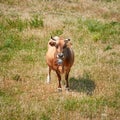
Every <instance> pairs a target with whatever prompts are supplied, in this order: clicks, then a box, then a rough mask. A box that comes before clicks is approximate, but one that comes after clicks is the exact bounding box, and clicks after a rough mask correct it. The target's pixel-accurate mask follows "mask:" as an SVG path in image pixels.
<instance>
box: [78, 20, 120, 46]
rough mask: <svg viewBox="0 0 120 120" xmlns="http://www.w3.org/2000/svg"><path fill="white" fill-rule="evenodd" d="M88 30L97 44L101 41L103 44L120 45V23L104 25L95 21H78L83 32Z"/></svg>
mask: <svg viewBox="0 0 120 120" xmlns="http://www.w3.org/2000/svg"><path fill="white" fill-rule="evenodd" d="M86 28H87V29H88V31H89V32H90V33H89V34H90V35H91V36H92V40H93V41H95V42H97V41H101V42H103V43H107V42H108V43H109V42H111V43H115V44H119V43H120V40H119V39H120V23H119V22H108V23H104V22H101V21H98V20H95V19H87V20H82V19H78V29H79V30H83V29H86ZM116 36H117V37H116Z"/></svg>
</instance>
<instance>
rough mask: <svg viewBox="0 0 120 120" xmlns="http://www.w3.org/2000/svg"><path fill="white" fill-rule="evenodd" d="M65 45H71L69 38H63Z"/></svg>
mask: <svg viewBox="0 0 120 120" xmlns="http://www.w3.org/2000/svg"><path fill="white" fill-rule="evenodd" d="M65 43H66V46H67V47H69V46H71V45H72V43H71V41H70V39H65Z"/></svg>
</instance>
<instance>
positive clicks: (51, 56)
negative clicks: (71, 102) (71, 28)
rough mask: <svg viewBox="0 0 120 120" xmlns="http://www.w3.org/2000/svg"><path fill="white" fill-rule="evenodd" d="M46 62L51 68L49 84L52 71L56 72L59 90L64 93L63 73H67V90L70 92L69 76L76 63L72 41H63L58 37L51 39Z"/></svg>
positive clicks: (48, 77)
mask: <svg viewBox="0 0 120 120" xmlns="http://www.w3.org/2000/svg"><path fill="white" fill-rule="evenodd" d="M46 62H47V65H48V66H49V72H48V76H47V83H49V82H50V79H51V76H50V74H51V70H54V71H55V72H56V74H57V77H58V80H59V85H58V90H59V91H62V88H61V73H65V80H66V90H69V83H68V76H69V72H70V69H71V67H72V65H73V63H74V52H73V49H72V43H71V42H70V39H63V38H59V37H58V36H55V37H51V39H50V40H49V42H48V51H47V53H46Z"/></svg>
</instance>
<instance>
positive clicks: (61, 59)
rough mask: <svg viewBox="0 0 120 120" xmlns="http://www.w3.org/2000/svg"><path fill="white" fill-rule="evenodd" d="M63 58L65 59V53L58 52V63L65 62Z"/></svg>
mask: <svg viewBox="0 0 120 120" xmlns="http://www.w3.org/2000/svg"><path fill="white" fill-rule="evenodd" d="M63 59H64V54H63V53H58V54H57V64H58V65H62V64H63Z"/></svg>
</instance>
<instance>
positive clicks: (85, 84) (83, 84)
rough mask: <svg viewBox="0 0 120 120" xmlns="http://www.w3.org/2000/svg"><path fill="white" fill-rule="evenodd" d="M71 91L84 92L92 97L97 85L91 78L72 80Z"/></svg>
mask: <svg viewBox="0 0 120 120" xmlns="http://www.w3.org/2000/svg"><path fill="white" fill-rule="evenodd" d="M69 82H70V89H71V90H72V91H77V92H83V93H86V94H87V95H92V94H93V92H94V90H95V86H96V85H95V83H94V81H92V80H91V79H89V78H83V77H82V78H74V77H72V78H70V80H69Z"/></svg>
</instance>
